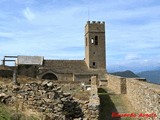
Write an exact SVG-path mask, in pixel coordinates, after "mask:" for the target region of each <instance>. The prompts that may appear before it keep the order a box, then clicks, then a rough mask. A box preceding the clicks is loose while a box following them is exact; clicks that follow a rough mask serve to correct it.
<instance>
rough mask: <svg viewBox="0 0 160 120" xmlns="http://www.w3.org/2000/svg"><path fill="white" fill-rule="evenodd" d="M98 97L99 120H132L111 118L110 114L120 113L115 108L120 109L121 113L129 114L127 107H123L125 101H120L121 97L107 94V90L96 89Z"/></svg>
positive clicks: (130, 119) (128, 119)
mask: <svg viewBox="0 0 160 120" xmlns="http://www.w3.org/2000/svg"><path fill="white" fill-rule="evenodd" d="M98 95H99V98H100V111H99V120H133V118H130V117H123V118H113V117H112V112H120V113H121V112H122V111H118V110H117V107H121V108H122V110H123V112H125V113H129V112H128V111H127V107H126V106H125V101H124V100H123V99H121V97H123V96H121V95H116V94H114V93H108V92H107V90H105V89H103V88H99V89H98Z"/></svg>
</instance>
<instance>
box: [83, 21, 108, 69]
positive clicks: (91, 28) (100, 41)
mask: <svg viewBox="0 0 160 120" xmlns="http://www.w3.org/2000/svg"><path fill="white" fill-rule="evenodd" d="M85 62H86V64H87V66H88V68H89V69H101V70H102V69H103V70H104V69H106V53H105V22H99V21H98V22H96V21H92V22H90V21H88V22H87V24H86V26H85Z"/></svg>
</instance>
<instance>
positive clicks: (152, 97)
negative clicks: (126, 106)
mask: <svg viewBox="0 0 160 120" xmlns="http://www.w3.org/2000/svg"><path fill="white" fill-rule="evenodd" d="M126 81H127V97H128V99H129V100H130V102H131V104H132V105H133V106H134V108H135V109H136V110H137V111H138V112H139V113H143V114H145V115H147V114H148V115H149V114H152V113H153V114H156V116H157V117H155V118H154V120H160V85H156V84H151V83H147V82H143V81H139V80H136V79H132V78H127V79H126ZM148 119H149V118H148ZM150 119H151V120H152V118H151V117H150Z"/></svg>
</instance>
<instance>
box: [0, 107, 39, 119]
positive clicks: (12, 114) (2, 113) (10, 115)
mask: <svg viewBox="0 0 160 120" xmlns="http://www.w3.org/2000/svg"><path fill="white" fill-rule="evenodd" d="M0 120H40V119H38V118H36V117H34V116H25V115H24V114H22V113H21V112H18V111H15V110H12V109H11V108H10V107H8V106H6V105H3V104H0Z"/></svg>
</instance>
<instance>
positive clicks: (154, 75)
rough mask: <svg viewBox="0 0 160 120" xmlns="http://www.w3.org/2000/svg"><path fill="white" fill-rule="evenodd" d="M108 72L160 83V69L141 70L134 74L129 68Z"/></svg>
mask: <svg viewBox="0 0 160 120" xmlns="http://www.w3.org/2000/svg"><path fill="white" fill-rule="evenodd" d="M110 74H112V75H117V76H121V77H128V78H146V79H147V81H148V82H151V83H156V84H160V70H153V71H143V72H140V73H136V74H135V73H134V72H132V71H130V70H127V71H120V72H114V73H110Z"/></svg>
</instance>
